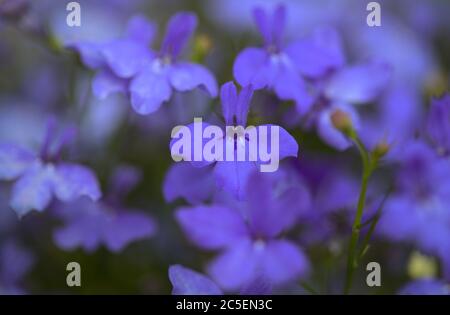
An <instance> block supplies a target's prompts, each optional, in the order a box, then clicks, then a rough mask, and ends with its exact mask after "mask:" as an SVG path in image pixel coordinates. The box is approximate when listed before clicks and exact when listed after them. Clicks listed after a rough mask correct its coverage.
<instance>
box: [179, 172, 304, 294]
mask: <svg viewBox="0 0 450 315" xmlns="http://www.w3.org/2000/svg"><path fill="white" fill-rule="evenodd" d="M273 184H274V183H273V182H272V181H271V180H269V177H268V176H267V174H263V173H259V172H255V173H253V174H252V175H251V178H250V179H249V182H248V184H247V187H246V194H247V197H248V201H247V202H246V203H245V205H244V206H243V209H236V208H232V207H230V206H228V205H222V204H213V205H211V206H195V207H189V208H181V209H179V210H178V211H177V212H176V218H177V220H178V222H179V224H180V225H181V227H182V228H183V230H184V231H185V233H186V235H187V236H188V238H189V239H190V240H192V241H193V242H194V243H195V244H196V245H197V246H199V247H201V248H203V249H208V250H222V254H221V255H220V256H219V257H218V258H216V259H215V260H214V261H213V262H212V263H211V264H210V265H209V268H208V270H209V273H210V275H211V276H212V278H213V279H214V280H215V281H216V282H217V283H218V284H219V285H220V286H221V287H222V288H224V289H226V290H235V289H241V288H242V287H243V286H246V285H248V284H249V283H252V282H254V281H256V280H257V279H264V280H265V281H268V282H269V283H271V284H273V285H278V284H282V283H285V282H288V281H292V280H295V279H297V278H298V277H301V276H304V275H305V273H306V272H307V271H308V268H309V263H308V260H307V258H306V257H305V255H304V254H303V252H302V251H301V249H300V248H299V247H298V246H297V245H296V244H295V243H293V242H291V241H288V240H285V239H282V238H280V234H281V233H282V232H283V231H285V230H287V229H288V228H291V227H292V226H293V225H294V224H295V223H296V221H297V219H298V216H299V215H300V213H301V210H302V206H301V205H302V202H303V201H302V200H300V201H299V198H301V196H305V194H304V189H303V188H302V187H301V186H294V187H292V188H290V189H287V190H285V191H284V192H283V193H282V194H281V195H276V194H275V193H274V191H273V186H272V185H273ZM304 201H307V200H304Z"/></svg>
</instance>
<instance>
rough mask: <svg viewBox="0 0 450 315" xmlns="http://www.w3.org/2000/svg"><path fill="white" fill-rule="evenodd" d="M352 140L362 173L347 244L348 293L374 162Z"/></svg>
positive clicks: (346, 284)
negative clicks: (360, 160) (359, 157)
mask: <svg viewBox="0 0 450 315" xmlns="http://www.w3.org/2000/svg"><path fill="white" fill-rule="evenodd" d="M351 138H352V140H353V141H354V142H355V144H356V146H357V148H358V150H359V153H360V155H361V159H362V164H363V174H362V180H361V191H360V193H359V198H358V206H357V209H356V216H355V220H354V221H353V225H352V235H351V238H350V244H349V252H348V259H347V276H346V280H345V288H344V293H345V294H348V293H349V292H350V289H351V286H352V280H353V274H354V272H355V269H356V267H357V260H356V259H355V257H356V253H357V247H358V241H359V234H360V231H361V220H362V216H363V212H364V205H365V201H366V193H367V185H368V182H369V178H370V176H371V175H372V172H373V169H374V166H375V165H374V164H375V163H373V162H372V161H373V160H372V159H371V158H370V156H369V154H368V153H367V150H366V148H365V147H364V145H363V144H362V142H361V141H360V140H359V139H358V137H357V136H356V135H352V137H351Z"/></svg>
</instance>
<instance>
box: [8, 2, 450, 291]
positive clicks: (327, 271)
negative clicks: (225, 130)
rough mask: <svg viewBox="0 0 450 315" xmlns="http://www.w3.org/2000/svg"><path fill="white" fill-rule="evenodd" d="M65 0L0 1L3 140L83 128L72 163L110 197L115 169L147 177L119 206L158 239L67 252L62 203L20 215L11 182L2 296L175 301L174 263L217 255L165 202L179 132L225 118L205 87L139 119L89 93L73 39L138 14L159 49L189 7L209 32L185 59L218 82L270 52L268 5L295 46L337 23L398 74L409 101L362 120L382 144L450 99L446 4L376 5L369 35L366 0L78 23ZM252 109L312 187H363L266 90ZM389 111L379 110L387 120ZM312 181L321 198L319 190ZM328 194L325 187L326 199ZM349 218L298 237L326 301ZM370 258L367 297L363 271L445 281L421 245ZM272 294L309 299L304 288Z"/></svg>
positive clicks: (118, 10)
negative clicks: (76, 282)
mask: <svg viewBox="0 0 450 315" xmlns="http://www.w3.org/2000/svg"><path fill="white" fill-rule="evenodd" d="M68 2H69V1H61V0H37V1H27V0H0V141H13V142H15V143H20V144H24V145H29V146H35V145H36V144H37V143H40V141H42V138H43V135H44V133H45V128H46V121H47V119H48V117H49V116H53V117H57V118H58V120H59V121H64V122H67V123H68V124H72V125H74V126H75V127H76V128H77V130H78V137H77V139H76V142H75V143H74V144H73V145H72V146H71V147H70V150H68V152H66V153H65V154H66V155H67V157H70V160H71V161H76V162H77V163H80V164H83V165H86V166H89V167H90V168H91V169H92V170H93V171H94V172H95V174H96V175H97V177H98V179H99V181H100V184H101V188H102V191H103V192H105V191H107V190H108V187H109V186H110V183H111V181H112V178H113V174H114V171H115V170H117V168H118V167H120V166H123V165H128V166H132V167H134V168H135V169H137V170H138V171H139V172H140V173H141V176H140V179H141V180H140V181H139V182H138V183H137V184H136V186H135V187H134V188H133V189H132V190H131V191H130V192H129V194H127V195H126V197H124V198H125V199H124V200H123V203H124V205H125V206H126V207H128V208H136V209H140V211H141V212H142V213H143V214H145V215H149V216H151V218H152V219H153V220H154V222H155V223H156V225H157V229H156V231H155V233H154V234H153V235H152V236H151V237H145V238H144V239H139V240H136V241H133V242H130V243H129V244H127V246H126V247H124V248H123V249H122V250H120V251H118V252H112V251H110V250H108V249H107V248H106V247H105V246H99V247H98V248H96V249H95V250H93V251H86V250H83V249H81V248H77V249H74V250H63V249H61V248H60V247H58V246H57V245H56V244H55V242H54V239H53V233H54V232H55V229H57V228H58V227H60V226H61V224H62V223H61V219H60V218H59V217H58V216H57V215H55V211H54V210H53V209H52V208H57V206H55V205H54V204H53V203H52V205H51V206H50V207H49V209H46V211H43V212H35V211H33V212H30V213H28V214H26V215H25V216H23V217H22V218H19V217H18V215H17V214H16V213H15V212H14V210H13V209H11V207H9V198H10V194H11V183H9V182H5V181H3V182H1V183H0V292H2V293H26V294H37V293H45V294H47V293H48V294H59V293H66V294H113V293H114V294H170V292H171V289H172V286H171V283H170V281H169V279H168V268H169V266H170V265H173V264H182V265H185V266H188V267H189V268H192V269H194V270H197V271H199V272H203V271H204V269H203V268H204V266H205V264H206V263H207V262H208V261H209V260H210V259H211V258H212V257H214V253H210V252H205V251H202V250H199V249H197V248H196V247H195V246H194V245H192V243H191V242H189V241H188V239H187V238H186V236H185V235H184V233H183V232H182V230H181V229H180V227H179V225H178V224H177V222H176V220H175V219H174V210H175V209H176V208H177V207H179V206H181V205H185V204H186V201H184V200H182V199H177V200H175V201H172V202H167V201H166V200H165V198H164V194H163V188H162V187H163V183H164V180H165V176H166V174H167V171H168V169H169V167H170V166H171V165H172V164H173V161H172V159H171V157H170V151H169V148H168V143H169V140H170V131H171V129H172V128H173V127H174V126H175V125H179V124H187V123H190V122H192V118H193V117H194V116H195V117H206V116H208V115H209V114H211V113H215V114H218V115H220V106H219V101H218V99H211V98H210V97H209V96H207V95H206V94H205V93H204V92H203V91H200V90H194V91H192V92H188V93H176V94H174V95H173V97H172V98H171V100H170V101H169V102H168V103H167V104H164V105H163V106H162V107H161V109H160V110H158V111H157V112H156V113H154V114H151V115H148V116H141V115H138V114H136V113H135V112H133V111H132V110H131V107H130V105H129V100H128V98H127V97H126V96H125V95H119V94H115V95H111V96H109V97H108V98H106V99H104V100H99V99H97V98H95V97H94V96H93V95H92V92H91V86H90V82H91V80H92V77H93V71H91V70H89V69H87V68H86V67H85V66H84V65H83V63H82V61H81V60H80V58H79V56H78V55H77V54H76V53H75V52H74V51H73V50H70V49H67V48H66V45H67V44H68V43H71V42H74V41H80V40H90V41H98V42H101V41H107V40H109V39H113V38H117V37H118V36H120V35H121V34H123V32H124V29H125V27H126V23H127V21H128V20H129V19H130V18H131V17H132V16H133V15H135V14H137V13H139V14H143V15H145V16H146V17H147V18H149V19H151V20H152V21H154V22H156V24H157V25H158V28H159V30H160V31H159V32H158V34H157V35H156V40H155V42H156V46H158V43H160V42H161V40H162V36H163V32H162V30H163V29H164V25H165V23H166V22H167V21H168V19H169V18H170V17H171V16H172V15H173V14H175V13H176V12H178V11H181V10H188V11H192V12H194V13H195V14H196V15H197V17H198V20H199V23H198V27H197V29H196V32H195V34H194V37H193V38H192V40H191V41H190V44H189V49H187V50H188V53H187V54H186V56H187V58H188V59H190V60H193V61H196V62H199V63H202V64H204V65H205V66H206V67H208V69H210V70H211V72H212V73H213V74H214V75H215V77H216V80H217V82H218V84H219V85H221V84H223V83H225V82H227V81H230V80H233V62H234V60H235V58H236V56H237V54H238V53H239V52H240V51H241V50H242V49H244V48H245V47H248V46H258V45H261V39H260V37H259V35H258V33H257V31H256V28H255V26H254V23H253V20H252V14H251V12H252V9H253V8H254V7H255V6H256V5H262V6H263V7H268V8H271V7H273V6H274V5H275V4H277V3H284V4H285V6H286V8H287V12H288V24H287V30H286V34H285V35H286V36H285V40H286V42H288V41H289V40H291V39H295V38H299V37H302V36H305V35H306V34H308V33H309V32H311V31H313V30H314V29H315V28H317V27H319V26H323V25H331V26H333V27H335V28H336V29H337V30H338V31H339V33H340V35H341V36H342V38H343V43H344V47H345V52H346V55H347V59H348V60H349V62H358V61H361V60H365V59H367V58H371V57H376V58H380V59H383V60H385V61H387V62H388V63H389V64H390V65H391V66H392V67H393V68H394V69H395V74H394V79H393V81H392V82H391V83H390V87H391V88H392V90H394V92H392V93H399V95H400V96H398V98H397V99H396V98H391V100H392V101H391V102H390V103H389V104H390V105H389V106H388V108H386V106H387V105H383V104H385V103H383V96H382V97H380V98H379V99H377V101H375V102H373V103H372V104H370V105H369V106H367V107H364V108H362V109H361V112H362V113H364V115H366V116H369V117H371V115H372V117H380V119H377V118H374V119H372V120H370V123H372V124H374V126H375V128H374V129H375V130H377V131H378V135H380V134H383V135H384V134H388V133H389V131H390V130H396V131H397V132H399V133H401V132H403V131H404V132H405V133H408V134H411V133H412V134H414V132H415V131H416V130H417V126H420V121H421V120H423V119H424V117H425V115H426V114H425V112H426V110H427V107H428V106H429V104H430V99H431V98H432V97H433V96H439V95H441V94H442V93H444V92H445V91H446V90H447V89H448V79H449V70H450V58H449V57H450V44H449V43H450V19H449V18H448V15H449V12H450V2H448V1H445V0H441V1H440V0H434V1H425V0H423V1H422V0H404V1H402V0H398V1H378V2H380V4H381V7H382V26H381V27H380V28H378V29H377V30H374V29H373V28H369V27H368V26H367V25H366V16H367V13H368V12H367V11H366V5H367V2H368V1H362V0H334V1H333V0H318V1H306V0H292V1H253V0H211V1H206V0H204V1H194V0H192V1H191V0H179V1H175V0H164V1H150V0H131V1H119V0H98V1H96V0H85V1H84V0H79V1H78V2H79V3H80V5H81V9H82V13H81V23H82V24H81V26H80V27H69V26H67V24H66V16H67V14H68V12H67V11H66V4H67V3H68ZM386 93H389V92H386ZM255 99H256V100H255V101H254V104H257V105H253V107H252V109H251V112H250V116H249V120H250V121H252V122H253V123H256V122H277V123H279V124H280V125H281V126H284V127H285V128H286V129H288V130H289V131H290V132H291V134H292V135H294V137H295V138H296V139H297V141H298V142H299V144H300V155H299V158H298V159H294V160H293V161H287V162H286V163H287V164H290V165H293V169H295V170H298V172H300V173H302V174H303V175H305V174H306V175H305V177H307V178H314V176H315V175H314V176H313V175H311V176H310V177H308V176H309V175H310V174H316V175H317V174H321V173H323V174H324V175H323V176H324V177H325V176H326V175H330V174H331V173H333V176H334V178H332V176H331V175H330V177H329V178H327V179H325V180H323V183H328V184H329V183H330V182H332V181H337V183H341V182H352V183H354V182H355V183H356V185H357V186H356V187H358V185H359V176H360V172H361V169H360V162H359V157H358V154H357V151H356V150H353V149H349V150H346V151H343V152H340V151H337V150H335V149H333V148H331V147H330V146H328V145H327V144H325V143H324V142H323V141H322V140H321V139H320V138H319V137H318V136H317V135H316V133H315V131H314V130H306V129H304V128H301V127H300V124H299V121H298V120H296V119H295V117H293V116H295V115H291V114H290V113H291V109H292V107H293V106H292V104H290V103H289V102H279V101H276V100H275V97H274V96H273V95H272V94H271V93H269V92H261V93H257V95H255ZM274 104H275V105H276V106H275V105H274ZM405 104H406V105H405ZM397 106H398V107H397ZM396 108H397V110H396ZM358 110H360V109H358ZM379 112H381V113H382V114H380V115H379V116H377V115H378V114H379ZM289 118H292V119H289ZM418 122H419V123H418ZM368 124H369V123H368ZM411 130H413V131H411ZM369 138H370V137H369ZM334 174H337V175H334ZM320 176H322V175H320ZM394 176H395V165H394V166H393V165H391V164H389V163H385V164H383V165H382V166H381V167H380V169H379V170H378V171H377V173H376V175H375V177H374V179H373V182H371V187H372V190H373V191H374V193H373V194H372V195H369V203H368V204H374V205H375V204H376V203H377V201H379V200H380V198H381V197H382V196H384V194H385V192H386V191H387V189H388V188H389V187H390V184H389V183H391V182H393V181H394V180H393V178H394ZM412 180H414V179H412ZM308 185H310V186H311V190H314V189H316V188H315V186H314V185H316V186H317V181H311V182H309V183H308ZM324 185H325V184H324ZM343 185H344V184H343ZM350 185H351V184H350ZM338 186H339V185H337V186H335V187H338ZM317 190H319V189H318V188H317ZM326 190H327V188H323V189H322V192H323V191H326ZM330 190H331V191H329V193H328V194H325V195H324V196H322V197H321V198H323V200H326V201H328V202H329V203H332V201H333V198H334V196H333V194H332V192H335V190H334V189H333V188H330ZM371 198H372V199H371ZM370 201H373V203H371V202H370ZM447 203H450V201H449V200H447ZM350 204H351V203H350ZM341 210H342V211H341ZM311 211H314V209H311ZM447 211H450V205H449V204H447ZM353 215H354V208H353V205H352V204H351V206H348V209H340V210H339V211H337V210H336V211H333V213H332V214H331V215H327V219H326V221H324V220H325V219H324V218H323V217H322V216H321V218H320V219H317V220H313V219H311V220H309V221H305V222H300V223H299V225H298V227H297V228H296V229H294V230H293V231H291V232H289V236H291V237H292V238H294V239H297V240H298V242H299V243H300V244H301V245H302V247H303V248H304V250H305V252H306V253H307V255H308V257H309V259H310V261H311V266H312V268H311V273H310V275H309V276H308V277H307V278H306V279H304V280H305V282H307V283H309V284H310V286H312V287H313V288H314V290H313V291H314V292H316V293H320V294H330V293H340V292H341V291H340V290H341V287H342V283H343V278H344V276H345V257H346V252H345V251H346V246H347V240H348V237H349V233H350V229H351V228H350V225H349V222H351V219H352V217H353ZM330 224H331V225H332V228H331V229H330V227H329V226H328V225H330ZM449 225H450V222H449ZM448 228H449V229H450V226H449V227H448ZM325 230H326V231H328V232H327V233H325V232H324V231H325ZM322 232H323V233H322ZM316 234H317V235H316ZM318 234H320V235H318ZM322 234H327V235H322ZM315 238H317V240H316V239H315ZM448 244H450V240H449V242H448ZM71 261H76V262H78V263H80V265H81V268H82V286H81V287H73V288H69V287H67V285H66V275H67V271H66V265H67V263H69V262H71ZM369 261H377V262H379V263H380V264H381V266H382V272H383V273H382V275H383V276H382V286H381V287H379V288H369V287H367V286H366V285H365V281H364V280H363V279H365V275H366V272H365V270H364V268H360V270H359V272H358V273H357V275H356V276H355V279H357V280H356V281H355V285H354V292H357V293H363V294H379V293H382V294H395V293H398V292H399V290H400V288H401V287H403V286H404V285H405V284H406V283H408V282H410V281H413V280H414V279H417V277H419V278H420V277H422V276H424V275H425V276H427V277H433V278H436V279H438V278H440V277H441V275H442V266H441V262H440V261H439V259H438V258H435V257H433V256H432V255H428V253H423V252H422V251H421V250H420V249H419V248H417V246H415V245H414V244H411V243H408V242H394V241H390V240H386V239H385V238H383V237H380V236H378V235H375V238H374V240H373V244H372V246H371V248H370V251H369V253H368V254H367V257H365V258H364V264H363V265H362V266H363V267H364V266H365V263H367V262H369ZM276 292H277V293H294V294H310V293H311V291H308V290H306V289H305V286H303V285H302V284H301V283H300V282H297V283H293V284H290V285H289V286H287V287H284V288H280V289H277V291H276Z"/></svg>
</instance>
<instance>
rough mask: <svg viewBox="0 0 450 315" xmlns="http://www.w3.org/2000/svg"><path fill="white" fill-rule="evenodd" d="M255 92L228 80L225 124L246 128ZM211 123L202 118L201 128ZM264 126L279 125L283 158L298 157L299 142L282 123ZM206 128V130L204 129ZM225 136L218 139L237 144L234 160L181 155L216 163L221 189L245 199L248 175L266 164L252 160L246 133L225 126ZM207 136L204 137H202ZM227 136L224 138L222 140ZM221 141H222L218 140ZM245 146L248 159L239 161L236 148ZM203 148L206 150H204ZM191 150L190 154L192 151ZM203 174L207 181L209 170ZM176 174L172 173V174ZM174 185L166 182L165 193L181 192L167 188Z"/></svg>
mask: <svg viewBox="0 0 450 315" xmlns="http://www.w3.org/2000/svg"><path fill="white" fill-rule="evenodd" d="M252 96H253V87H252V86H246V87H244V88H243V89H242V90H241V92H240V93H239V94H238V92H237V90H236V86H235V85H234V83H233V82H228V83H225V84H224V85H223V86H222V87H221V90H220V98H221V102H222V113H223V117H224V119H225V125H226V126H242V127H244V128H245V126H246V125H247V114H248V111H249V108H250V102H251V99H252ZM195 124H196V123H195V122H194V123H192V124H190V125H188V126H187V127H188V128H189V129H190V130H191V133H192V134H194V131H193V130H194V128H195V127H194V126H195ZM207 126H208V124H207V123H204V122H202V128H203V129H204V128H206V127H207ZM262 126H266V127H278V128H279V139H277V140H278V141H279V159H280V160H282V159H284V158H286V157H296V156H297V153H298V144H297V142H296V141H295V139H294V138H293V137H292V136H291V135H290V134H289V133H288V132H287V131H286V130H285V129H283V128H282V127H280V126H277V125H270V124H268V125H260V126H257V127H256V128H258V129H257V130H260V129H259V128H260V127H262ZM268 129H269V131H268V132H267V136H268V138H270V137H271V134H270V132H271V131H270V128H268ZM202 132H203V131H202ZM223 135H225V136H224V138H221V139H219V140H220V141H221V142H222V144H223V145H224V146H225V147H226V146H227V145H226V143H227V142H230V141H231V142H232V143H233V145H232V146H230V147H234V161H205V160H204V161H194V155H193V152H190V153H185V152H182V153H180V155H182V156H183V158H184V159H185V160H189V161H193V162H191V163H192V165H194V166H196V167H205V166H207V165H210V164H214V165H213V167H211V168H209V169H210V170H211V171H212V172H213V174H214V179H215V182H216V187H217V188H218V189H219V190H222V189H223V190H225V191H227V192H230V193H232V194H233V195H234V196H235V197H236V198H238V199H244V197H245V196H244V189H245V186H246V183H247V179H248V177H249V175H250V174H251V173H252V172H253V171H254V170H257V169H258V167H259V166H260V165H261V164H266V163H267V161H266V163H265V162H263V161H261V159H259V158H258V159H257V160H256V161H251V160H250V159H249V147H250V145H249V143H248V142H249V141H248V139H247V138H245V136H240V137H234V135H229V134H227V133H226V130H225V128H224V130H223ZM177 137H178V134H176V135H175V137H174V138H175V139H174V140H172V142H171V144H170V145H171V146H172V145H173V144H174V142H175V141H176V138H177ZM203 140H205V139H203ZM223 140H225V141H223ZM192 142H194V138H192ZM206 142H207V141H204V143H203V144H200V146H201V149H202V150H203V147H204V146H205V144H206ZM219 145H220V144H219ZM267 145H268V149H269V151H270V147H269V146H270V143H268V144H267ZM191 147H192V148H194V147H195V144H194V143H192V145H191ZM239 148H242V151H243V152H245V155H246V157H247V159H245V161H238V158H237V152H238V149H239ZM225 150H226V148H223V152H225ZM202 152H203V151H202ZM186 154H187V155H186ZM189 154H190V155H189ZM204 175H205V176H204V178H205V180H206V181H207V180H208V179H207V177H206V174H204ZM172 178H173V177H172ZM174 187H176V186H173V185H170V186H166V190H165V193H166V196H170V195H173V196H179V192H176V191H173V192H171V191H168V190H172V189H173V188H174Z"/></svg>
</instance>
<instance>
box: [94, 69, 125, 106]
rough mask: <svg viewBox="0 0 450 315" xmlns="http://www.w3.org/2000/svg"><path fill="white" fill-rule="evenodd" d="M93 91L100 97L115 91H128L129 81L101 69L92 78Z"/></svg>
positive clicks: (102, 97) (103, 97)
mask: <svg viewBox="0 0 450 315" xmlns="http://www.w3.org/2000/svg"><path fill="white" fill-rule="evenodd" d="M92 91H93V93H94V95H95V96H96V97H98V98H99V99H105V98H106V97H108V96H109V95H110V94H112V93H115V92H121V93H126V91H127V82H126V81H125V80H124V79H121V78H118V77H117V76H115V75H114V74H112V73H111V72H110V71H108V70H101V71H99V72H98V73H97V74H96V75H95V77H94V79H93V80H92Z"/></svg>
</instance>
